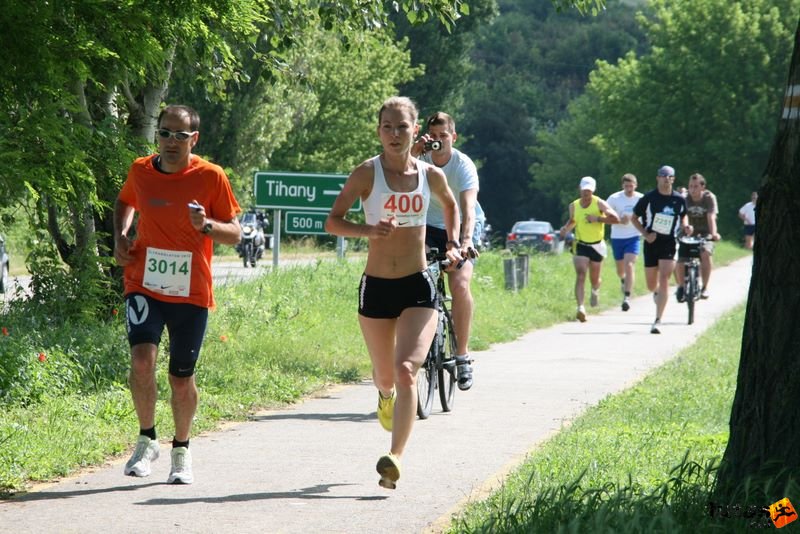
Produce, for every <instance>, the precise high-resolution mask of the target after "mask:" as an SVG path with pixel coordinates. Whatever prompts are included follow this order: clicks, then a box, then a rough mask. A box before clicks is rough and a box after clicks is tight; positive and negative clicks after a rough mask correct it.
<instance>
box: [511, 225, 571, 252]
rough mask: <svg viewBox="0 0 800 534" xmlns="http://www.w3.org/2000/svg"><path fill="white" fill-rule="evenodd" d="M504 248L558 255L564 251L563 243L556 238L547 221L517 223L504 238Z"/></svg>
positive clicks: (556, 233)
mask: <svg viewBox="0 0 800 534" xmlns="http://www.w3.org/2000/svg"><path fill="white" fill-rule="evenodd" d="M506 248H507V249H509V250H515V249H517V248H529V249H531V250H536V251H539V252H554V253H560V252H563V251H564V243H562V242H561V240H560V239H559V238H558V232H556V231H555V230H554V229H553V225H552V224H550V223H549V222H547V221H536V220H530V221H517V222H515V223H514V226H512V227H511V231H510V232H509V233H508V235H507V236H506Z"/></svg>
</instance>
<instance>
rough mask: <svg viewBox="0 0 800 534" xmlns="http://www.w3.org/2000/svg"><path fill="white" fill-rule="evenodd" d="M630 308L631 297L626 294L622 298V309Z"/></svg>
mask: <svg viewBox="0 0 800 534" xmlns="http://www.w3.org/2000/svg"><path fill="white" fill-rule="evenodd" d="M630 309H631V298H630V297H628V296H626V297H625V298H623V299H622V311H628V310H630Z"/></svg>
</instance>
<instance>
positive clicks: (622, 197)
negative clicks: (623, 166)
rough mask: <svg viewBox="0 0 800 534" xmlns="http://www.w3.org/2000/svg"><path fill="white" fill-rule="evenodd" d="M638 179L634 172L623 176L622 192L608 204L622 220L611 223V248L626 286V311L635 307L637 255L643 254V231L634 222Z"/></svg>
mask: <svg viewBox="0 0 800 534" xmlns="http://www.w3.org/2000/svg"><path fill="white" fill-rule="evenodd" d="M637 186H638V182H637V180H636V176H634V175H633V174H630V173H629V174H625V175H623V176H622V191H617V192H616V193H614V194H613V195H611V196H610V197H608V200H607V201H606V202H608V205H609V206H611V208H613V210H614V211H616V212H617V214H618V215H619V222H618V223H616V224H612V225H611V249H612V250H613V252H614V260H615V261H616V263H617V276H619V279H620V283H621V286H622V311H628V310H629V309H630V307H631V304H630V297H631V289H632V288H633V282H634V276H635V272H636V269H635V268H634V267H635V264H636V258H637V256H638V255H639V242H640V241H641V234H640V233H639V230H637V229H636V227H635V226H634V225H633V223H631V219H632V218H633V217H634V215H633V207H634V206H636V203H637V202H639V199H640V198H642V194H641V193H639V192H638V191H636V187H637Z"/></svg>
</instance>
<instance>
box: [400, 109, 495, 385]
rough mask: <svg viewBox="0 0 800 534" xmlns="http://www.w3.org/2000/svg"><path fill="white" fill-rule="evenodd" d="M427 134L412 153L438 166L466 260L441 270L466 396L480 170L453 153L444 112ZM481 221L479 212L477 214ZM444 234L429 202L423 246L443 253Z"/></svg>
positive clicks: (452, 126)
mask: <svg viewBox="0 0 800 534" xmlns="http://www.w3.org/2000/svg"><path fill="white" fill-rule="evenodd" d="M425 124H426V125H427V127H428V131H427V133H426V134H425V135H423V136H422V137H420V138H419V139H418V140H417V142H416V143H415V144H414V147H413V149H412V154H420V156H419V157H420V159H421V160H422V161H425V162H426V163H431V164H433V165H436V166H437V167H439V168H440V169H441V170H442V172H444V175H445V176H446V177H447V185H449V186H450V189H452V191H453V194H454V195H455V197H456V199H457V201H458V204H459V211H460V213H461V233H460V235H461V242H460V243H459V253H460V254H461V256H462V257H464V258H469V261H467V262H464V263H463V264H462V265H461V266H460V267H458V268H456V266H455V265H453V266H451V267H450V268H448V269H447V271H445V272H446V273H447V284H448V288H449V289H450V295H451V297H452V299H453V302H452V307H451V313H452V314H453V325H454V326H455V330H456V355H455V359H456V378H457V380H458V389H460V390H462V391H466V390H468V389H469V388H471V387H472V366H471V365H470V358H469V335H470V330H471V326H472V314H473V308H474V300H473V298H472V291H471V290H470V282H471V280H472V273H473V268H474V262H475V258H477V257H478V252H477V249H476V247H477V243H478V240H479V239H480V237H481V236H480V233H478V232H476V231H475V230H476V227H477V226H478V224H479V222H480V226H481V227H482V221H478V219H477V215H478V189H479V186H478V170H477V168H476V167H475V164H474V163H473V162H472V160H471V159H470V158H469V156H467V155H466V154H464V153H463V152H461V151H460V150H458V149H456V148H453V143H455V142H456V140H457V139H458V134H457V133H456V123H455V121H454V120H453V118H452V117H451V116H450V115H448V114H447V113H442V112H441V111H439V112H436V113H434V114H433V115H431V116H430V117H428V119H427V120H426V121H425ZM429 141H438V142H439V143H440V146H439V148H438V149H436V150H430V151H425V143H427V142H429ZM480 214H481V216H483V210H481V211H480ZM445 243H447V231H446V229H445V220H444V212H443V211H442V206H441V204H439V203H438V202H437V201H436V199H431V203H430V206H429V207H428V221H427V226H426V228H425V245H427V246H428V247H430V248H434V247H435V248H438V249H439V250H444V249H445Z"/></svg>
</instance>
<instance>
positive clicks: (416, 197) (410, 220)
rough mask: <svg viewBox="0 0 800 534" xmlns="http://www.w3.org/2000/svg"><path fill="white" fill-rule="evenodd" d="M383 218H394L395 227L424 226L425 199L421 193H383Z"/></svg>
mask: <svg viewBox="0 0 800 534" xmlns="http://www.w3.org/2000/svg"><path fill="white" fill-rule="evenodd" d="M381 198H382V200H383V218H386V219H389V218H391V217H394V218H395V220H397V226H422V225H423V224H425V213H426V209H425V199H424V198H423V196H422V193H384V194H383V196H382V197H381Z"/></svg>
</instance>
